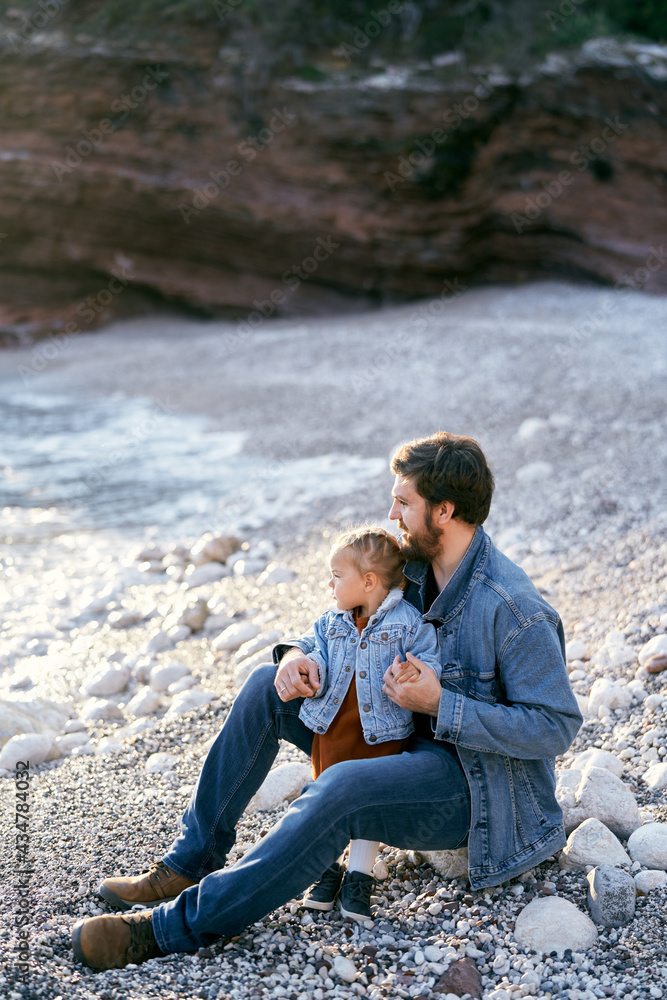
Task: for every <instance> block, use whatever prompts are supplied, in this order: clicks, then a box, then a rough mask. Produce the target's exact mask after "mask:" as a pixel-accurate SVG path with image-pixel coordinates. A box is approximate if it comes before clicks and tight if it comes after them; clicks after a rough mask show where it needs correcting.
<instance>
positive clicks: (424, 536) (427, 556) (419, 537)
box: [398, 510, 442, 563]
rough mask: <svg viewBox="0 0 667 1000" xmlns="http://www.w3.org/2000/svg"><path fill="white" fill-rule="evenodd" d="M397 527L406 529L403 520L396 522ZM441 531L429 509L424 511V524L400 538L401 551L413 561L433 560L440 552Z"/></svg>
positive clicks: (428, 561)
mask: <svg viewBox="0 0 667 1000" xmlns="http://www.w3.org/2000/svg"><path fill="white" fill-rule="evenodd" d="M398 524H399V527H400V528H402V529H403V530H406V529H405V528H404V526H403V522H402V521H399V522H398ZM441 536H442V531H440V530H438V528H436V527H435V525H434V524H433V520H432V514H431V511H430V510H427V511H426V515H425V517H424V525H423V527H422V528H420V529H419V531H417V532H414V531H412V532H409V533H408V536H407V538H406V537H405V536H404V537H403V538H401V539H400V544H401V553H402V554H403V555H404V556H405V558H406V559H408V560H410V561H414V562H427V563H430V562H433V560H434V559H435V557H436V556H437V555H438V553H439V552H440V538H441Z"/></svg>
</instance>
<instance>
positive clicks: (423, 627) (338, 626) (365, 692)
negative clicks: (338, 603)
mask: <svg viewBox="0 0 667 1000" xmlns="http://www.w3.org/2000/svg"><path fill="white" fill-rule="evenodd" d="M313 634H314V641H315V645H314V647H313V648H309V647H310V643H308V646H307V647H306V646H303V648H304V652H307V653H308V656H309V657H310V659H311V660H314V661H315V663H317V666H318V671H319V681H320V687H319V690H318V692H317V694H316V695H315V696H314V697H313V698H305V699H304V701H303V705H302V706H301V711H300V712H299V718H300V719H301V721H302V722H303V723H305V725H306V726H308V728H309V729H312V730H313V732H316V733H326V731H327V729H328V728H329V726H330V725H331V723H332V721H333V719H334V717H335V715H336V713H337V712H338V709H339V708H340V705H341V703H342V701H343V698H344V697H345V695H346V693H347V690H348V688H349V686H350V680H351V678H352V675H353V674H354V677H355V683H356V686H357V700H358V702H359V716H360V718H361V728H362V730H363V733H364V739H365V741H366V743H386V742H387V741H388V740H400V739H403V738H404V737H406V736H409V735H410V733H411V732H413V730H414V725H413V722H412V712H408V711H407V709H404V708H399V707H398V705H395V704H394V703H393V701H390V700H389V698H388V697H387V695H386V694H385V693H384V692H383V690H382V684H383V681H382V678H383V676H384V674H385V672H386V671H387V669H388V668H389V667H390V666H391V664H392V663H393V662H394V658H395V656H396V654H398V655H399V656H400V658H401V661H403V660H405V659H406V656H405V654H406V652H408V651H409V652H411V653H413V654H414V655H415V656H416V657H418V658H419V659H420V660H423V661H424V663H426V664H427V665H428V666H429V667H430V668H431V669H432V670H433V671H434V672H435V673H436V674H437V676H438V677H439V676H440V659H439V655H438V641H437V637H436V633H435V629H434V628H433V626H432V625H429V624H427V623H426V622H425V621H424V620H423V618H422V616H421V615H420V614H419V612H418V611H416V610H415V608H413V606H412V605H411V604H408V602H407V601H405V600H404V599H403V591H402V590H401V589H400V588H399V587H396V588H395V589H394V590H390V591H389V593H388V594H387V596H386V597H385V599H384V601H383V602H382V604H381V605H380V607H379V608H378V609H377V611H376V612H375V614H374V615H371V617H370V619H369V622H368V624H367V625H366V628H365V629H364V630H363V631H362V633H361V635H359V630H358V628H357V626H356V623H355V621H354V617H353V615H352V612H351V611H339V610H336V609H334V610H330V611H327V612H326V613H325V614H323V615H322V616H321V617H320V618H318V619H317V621H316V622H315V625H314V626H313ZM296 645H297V646H299V645H302V643H300V642H299V640H297V641H296Z"/></svg>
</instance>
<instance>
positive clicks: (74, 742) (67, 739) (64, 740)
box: [54, 730, 90, 755]
mask: <svg viewBox="0 0 667 1000" xmlns="http://www.w3.org/2000/svg"><path fill="white" fill-rule="evenodd" d="M89 740H90V736H89V734H88V733H87V732H86V731H85V730H83V731H82V732H78V733H67V734H66V735H65V736H56V738H55V740H54V743H55V745H56V746H57V747H58V750H59V751H60V753H61V754H64V755H66V754H69V753H71V752H72V750H73V749H74V748H75V747H82V746H84V745H85V744H86V743H88V742H89Z"/></svg>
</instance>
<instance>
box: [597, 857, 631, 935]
mask: <svg viewBox="0 0 667 1000" xmlns="http://www.w3.org/2000/svg"><path fill="white" fill-rule="evenodd" d="M586 881H587V882H588V909H589V912H590V915H591V918H592V920H593V921H594V922H595V923H596V924H602V925H603V926H604V927H622V926H623V925H624V924H627V923H629V922H630V921H631V920H632V918H633V917H634V915H635V905H636V900H637V887H636V885H635V883H634V879H633V878H632V875H628V873H627V872H624V871H623V870H622V869H621V868H612V867H611V865H599V866H598V867H597V868H594V869H593V870H592V871H590V872H589V873H588V875H587V876H586Z"/></svg>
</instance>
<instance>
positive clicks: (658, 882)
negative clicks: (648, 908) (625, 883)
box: [635, 868, 667, 896]
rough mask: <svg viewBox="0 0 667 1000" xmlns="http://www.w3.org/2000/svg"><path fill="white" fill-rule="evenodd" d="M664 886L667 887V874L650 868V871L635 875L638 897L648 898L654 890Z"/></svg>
mask: <svg viewBox="0 0 667 1000" xmlns="http://www.w3.org/2000/svg"><path fill="white" fill-rule="evenodd" d="M663 885H667V872H663V871H660V870H658V869H655V868H649V870H648V871H645V872H637V874H636V875H635V888H636V889H637V895H638V896H648V894H649V892H650V891H651V890H652V889H659V888H660V887H661V886H663Z"/></svg>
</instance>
